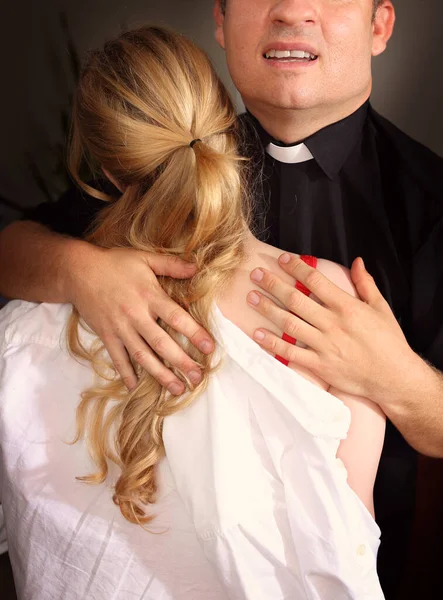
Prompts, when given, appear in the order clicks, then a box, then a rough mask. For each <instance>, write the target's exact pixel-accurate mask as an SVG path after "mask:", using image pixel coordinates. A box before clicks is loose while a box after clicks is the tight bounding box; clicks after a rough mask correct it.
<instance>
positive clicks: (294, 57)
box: [263, 49, 318, 62]
mask: <svg viewBox="0 0 443 600" xmlns="http://www.w3.org/2000/svg"><path fill="white" fill-rule="evenodd" d="M263 56H264V58H266V59H267V60H274V61H279V62H312V61H313V60H317V58H318V56H317V55H315V54H311V53H310V52H305V51H304V50H272V49H271V50H268V51H267V52H266V53H265V54H264V55H263Z"/></svg>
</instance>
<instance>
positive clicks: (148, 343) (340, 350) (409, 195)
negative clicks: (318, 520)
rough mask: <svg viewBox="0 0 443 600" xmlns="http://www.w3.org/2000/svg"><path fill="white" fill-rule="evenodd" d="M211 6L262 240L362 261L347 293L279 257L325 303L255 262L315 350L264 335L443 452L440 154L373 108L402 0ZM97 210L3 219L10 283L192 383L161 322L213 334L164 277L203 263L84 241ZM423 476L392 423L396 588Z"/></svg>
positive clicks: (418, 444)
mask: <svg viewBox="0 0 443 600" xmlns="http://www.w3.org/2000/svg"><path fill="white" fill-rule="evenodd" d="M214 15H215V20H216V27H217V29H216V36H217V40H218V41H219V43H220V44H221V45H222V47H224V48H225V49H226V55H227V61H228V66H229V69H230V72H231V75H232V77H233V80H234V82H235V84H236V85H237V87H238V89H239V91H240V93H241V95H242V97H243V100H244V102H245V105H246V107H247V108H248V110H249V114H248V115H246V117H243V118H242V122H243V123H244V126H245V129H246V130H247V131H248V132H249V148H248V149H249V150H251V151H252V152H253V153H254V155H255V156H257V160H259V161H261V162H263V168H264V171H265V177H264V189H263V198H264V199H265V200H264V202H263V206H262V208H263V209H266V210H264V211H261V212H265V213H266V218H265V235H267V238H268V240H269V241H270V242H271V243H274V244H276V245H278V246H280V247H282V248H285V249H286V250H288V251H290V252H297V253H303V254H313V255H317V256H321V257H324V258H329V259H331V260H335V261H337V262H339V263H342V264H345V265H346V266H349V267H350V266H351V265H352V278H353V280H354V283H355V285H356V287H357V290H358V292H359V294H360V296H361V298H362V301H359V300H357V299H351V298H349V297H347V296H346V295H345V294H343V293H340V291H339V290H338V289H336V288H335V287H334V286H332V284H330V282H328V281H327V280H325V279H324V278H322V277H320V276H319V274H318V273H316V272H315V271H313V270H311V269H310V268H309V267H307V266H306V265H303V264H300V262H299V261H297V260H295V259H294V258H292V259H291V257H289V262H288V263H284V262H282V263H281V265H282V267H283V268H284V269H287V270H288V271H290V272H292V273H293V274H294V275H295V276H296V278H297V279H299V280H300V281H301V282H302V283H305V284H307V286H308V287H309V288H310V289H311V291H312V292H313V293H314V294H315V295H317V296H318V297H319V298H320V300H322V301H323V303H324V306H323V307H321V309H322V310H321V311H319V309H314V308H313V306H314V303H313V302H312V301H309V300H308V299H305V300H303V299H302V298H301V296H300V295H296V293H295V292H294V291H293V290H292V289H288V287H287V286H285V285H283V284H282V283H281V282H279V281H278V280H277V279H275V278H271V277H270V276H269V274H268V273H266V272H254V273H253V277H254V278H255V279H254V280H255V281H257V282H258V284H259V285H260V286H261V287H263V288H264V289H267V290H268V291H271V292H272V293H273V294H274V296H276V297H277V298H278V299H279V300H280V301H281V302H283V304H284V305H286V306H287V307H288V308H289V309H290V310H291V311H292V313H295V315H293V316H291V315H289V317H288V312H287V311H282V310H280V309H277V308H276V307H275V305H273V304H272V303H270V302H269V301H267V300H265V299H264V298H263V297H260V296H259V295H255V296H252V297H250V298H249V299H248V301H249V302H250V305H251V306H253V307H254V308H255V309H257V310H260V311H266V312H267V314H268V315H269V316H270V317H271V319H272V320H275V322H276V323H279V324H280V325H282V329H283V330H285V331H287V332H288V333H290V334H291V335H292V336H293V337H297V338H298V339H299V340H300V341H302V342H305V343H306V344H307V345H308V347H309V348H308V349H302V348H299V347H294V346H292V345H290V344H288V343H286V342H283V341H282V340H276V339H275V338H273V337H272V336H271V335H270V334H269V333H268V332H263V331H261V332H257V336H258V337H257V338H256V339H257V341H259V342H260V343H261V344H262V345H263V347H265V348H267V349H269V350H271V351H274V352H275V353H278V354H279V355H281V356H283V357H284V358H285V357H286V358H288V359H290V360H294V361H295V362H298V363H299V364H301V365H305V366H309V368H311V369H312V370H313V371H314V372H317V373H318V374H319V375H320V376H321V377H322V378H323V379H326V380H327V381H328V383H330V384H331V385H334V386H336V387H338V388H341V389H343V390H344V391H347V392H350V393H356V394H360V395H363V396H367V397H369V398H370V399H372V400H374V401H375V402H377V403H378V404H379V405H380V406H381V407H382V409H383V410H384V411H385V412H386V414H387V415H388V417H389V418H390V419H391V421H392V422H393V423H394V425H395V426H396V427H397V428H398V429H399V430H400V431H401V433H402V434H403V436H404V437H406V439H407V440H408V442H409V443H410V444H411V445H412V446H413V447H414V448H415V449H416V450H419V451H421V452H423V453H425V454H429V455H432V456H443V435H442V434H443V410H442V407H441V398H442V396H443V382H442V375H441V373H439V372H438V371H437V370H436V369H434V368H432V367H431V366H430V365H429V364H427V363H426V362H425V361H423V360H422V359H421V358H420V356H419V355H418V354H417V353H420V354H422V355H424V356H425V357H426V358H427V359H428V360H429V361H430V362H432V363H433V364H434V365H435V366H436V367H438V368H443V329H442V323H441V316H440V314H439V307H440V306H441V303H442V302H443V297H442V294H443V292H442V289H441V288H442V287H443V286H442V285H441V282H442V281H443V273H442V266H441V263H442V262H443V261H441V260H437V257H438V256H441V255H442V252H443V233H442V232H443V202H442V201H441V199H442V198H443V180H442V176H441V175H440V173H441V171H442V161H441V160H440V159H438V158H437V157H436V156H435V155H433V154H432V153H431V152H429V151H427V150H426V149H425V148H423V147H422V146H420V145H419V144H416V143H415V142H412V140H410V139H409V138H407V136H404V135H403V134H402V133H401V132H399V131H398V130H396V128H395V127H394V126H392V125H391V124H390V123H388V122H387V121H385V120H384V119H382V118H381V117H379V116H378V115H376V113H374V111H373V110H372V108H371V107H370V105H369V104H368V103H367V100H368V98H369V95H370V92H371V82H372V80H371V57H372V56H374V55H377V54H380V53H382V52H383V50H384V49H385V47H386V44H387V42H388V40H389V38H390V36H391V34H392V30H393V26H394V20H395V13H394V8H393V5H392V3H391V2H390V0H379V1H377V0H376V1H375V2H373V0H334V1H332V0H280V1H277V0H259V1H257V0H254V1H253V0H227V1H226V2H222V1H220V0H216V1H215V9H214ZM256 133H258V137H259V139H260V142H261V143H260V142H259V141H258V140H257V139H255V137H254V136H256ZM263 149H264V150H265V151H263ZM268 198H269V202H267V199H268ZM99 209H100V202H97V201H94V200H93V199H89V198H83V199H80V200H78V201H77V202H76V203H72V202H71V200H70V198H69V197H66V198H65V199H64V200H62V201H61V202H60V203H59V204H58V205H55V206H42V207H40V208H38V209H37V210H36V211H35V212H34V213H29V214H28V219H31V220H33V221H34V222H32V221H31V220H28V221H23V222H21V223H15V224H12V225H11V226H10V227H8V228H7V229H6V230H4V231H3V232H2V234H1V235H0V256H1V264H0V272H1V281H2V284H1V285H2V288H1V289H0V292H2V293H3V294H4V295H6V296H9V297H21V298H25V299H28V300H33V301H46V302H72V303H73V304H75V305H76V306H77V308H78V309H79V311H80V313H81V315H82V316H83V318H84V319H85V321H86V322H87V323H88V324H89V325H90V326H91V327H92V328H93V329H94V330H95V331H96V332H97V333H98V334H99V335H100V336H101V338H102V340H103V341H104V343H105V345H106V347H107V349H108V352H109V354H110V356H111V358H112V359H113V361H114V363H115V366H116V368H117V370H118V371H119V373H120V374H121V376H122V378H123V379H124V381H125V382H126V384H127V386H128V387H129V388H131V387H132V386H133V385H134V381H135V375H134V372H133V370H132V367H131V363H130V360H129V356H130V357H131V358H133V359H134V360H135V361H137V362H139V363H140V364H142V366H143V367H144V368H146V369H147V370H148V371H150V372H151V373H152V374H153V375H154V376H155V377H156V378H157V379H158V380H159V381H160V382H161V383H162V384H163V385H165V386H166V387H168V389H170V390H171V392H172V393H177V394H179V393H181V391H182V390H183V386H182V383H181V382H180V381H179V380H178V379H176V378H175V376H174V375H173V373H172V372H171V371H169V370H168V369H166V367H165V366H164V364H163V362H162V361H160V360H159V358H158V357H159V356H161V357H163V358H165V359H167V361H169V362H170V363H171V364H172V365H175V366H179V367H180V369H181V370H183V371H185V372H188V374H189V377H190V378H191V379H192V380H194V381H198V379H199V377H200V374H199V370H198V366H197V365H196V364H195V363H193V361H192V360H191V359H190V358H189V357H186V356H185V355H184V354H183V352H182V351H181V350H180V349H179V348H178V346H177V345H176V344H175V343H174V342H173V341H172V340H171V339H170V338H168V337H167V336H166V334H164V332H163V331H162V330H161V329H160V328H159V327H158V326H157V324H156V319H157V318H158V317H161V318H162V319H163V320H164V321H166V322H167V323H169V324H171V325H173V327H174V328H175V329H176V330H178V331H180V332H181V333H183V334H184V335H186V336H187V337H188V338H190V339H191V340H192V341H193V343H194V344H195V345H197V346H199V347H200V348H202V349H203V350H204V351H207V352H210V351H211V349H212V347H213V342H212V340H211V339H210V337H209V336H208V334H207V333H206V332H204V331H203V330H202V328H201V327H199V326H198V325H197V324H195V323H194V322H193V320H192V319H191V318H190V316H189V315H187V314H186V313H185V312H184V311H183V310H182V309H180V308H179V307H177V306H176V305H175V304H174V303H173V302H172V301H171V300H170V299H169V298H167V297H165V295H164V293H163V292H162V291H161V290H160V288H159V286H158V284H157V282H156V278H155V275H162V274H166V275H172V276H176V277H188V276H191V275H192V274H193V272H194V270H193V267H192V266H190V265H184V264H183V263H179V262H176V261H174V262H172V261H171V260H170V259H165V258H163V257H159V256H154V255H150V254H144V253H141V252H136V251H133V250H122V249H119V250H103V249H99V248H94V247H93V246H91V245H90V244H88V243H86V242H84V241H82V240H80V239H76V237H77V238H78V237H81V235H82V233H83V232H84V230H85V229H86V227H87V225H88V224H89V223H90V221H91V219H92V218H93V216H94V215H95V214H96V212H97V211H98V210H99ZM36 221H39V223H37V222H36ZM47 227H50V228H52V231H51V230H50V229H48V228H47ZM56 232H58V233H56ZM60 234H68V235H60ZM68 236H74V237H68ZM358 256H364V258H365V261H366V264H367V266H368V270H369V271H370V272H371V273H372V274H373V275H374V277H375V280H376V282H377V284H378V286H379V288H380V290H381V292H382V294H383V296H384V298H386V300H387V302H386V301H385V300H384V299H383V297H382V296H381V294H380V292H379V291H378V289H377V287H376V286H375V284H374V282H373V281H372V279H371V277H370V276H369V275H368V273H367V272H366V270H365V269H364V267H363V264H362V262H361V260H357V261H355V262H354V264H353V261H354V259H356V257H358ZM389 305H390V307H391V308H392V310H393V312H394V314H395V317H396V318H397V320H398V322H399V323H400V324H401V327H402V330H403V332H402V330H401V329H400V328H399V326H398V322H397V320H396V318H394V316H393V313H392V311H391V310H390V308H389ZM316 306H317V305H316ZM297 315H299V316H300V317H301V318H299V317H297ZM404 334H405V335H406V338H407V341H406V338H405V335H404ZM277 351H278V352H277ZM128 355H129V356H128ZM414 470H415V464H414V453H413V451H412V450H411V449H410V448H409V446H408V445H407V444H406V443H405V442H404V440H403V438H402V437H401V436H400V435H399V433H398V431H397V430H396V429H395V428H394V427H393V426H391V427H390V429H389V430H388V433H387V437H386V444H385V450H384V456H383V460H382V462H381V465H380V472H379V479H378V485H377V489H376V512H377V519H378V522H379V523H380V525H381V528H382V532H383V538H382V547H381V550H380V576H381V579H382V582H383V584H384V589H385V593H386V596H387V597H392V596H391V594H392V590H393V589H394V587H395V583H396V579H397V578H398V575H399V569H401V567H402V566H403V565H404V562H405V552H406V549H407V544H408V539H409V528H410V522H411V520H412V513H413V508H414V485H413V481H414Z"/></svg>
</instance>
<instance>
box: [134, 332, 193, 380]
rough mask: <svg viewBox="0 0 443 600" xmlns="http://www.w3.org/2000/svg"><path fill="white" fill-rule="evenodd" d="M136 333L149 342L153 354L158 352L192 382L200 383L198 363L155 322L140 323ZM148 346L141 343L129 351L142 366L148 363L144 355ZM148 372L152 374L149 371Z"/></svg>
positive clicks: (148, 358)
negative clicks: (145, 324) (144, 324)
mask: <svg viewBox="0 0 443 600" xmlns="http://www.w3.org/2000/svg"><path fill="white" fill-rule="evenodd" d="M138 333H139V334H140V336H141V338H143V339H144V340H145V341H146V342H147V344H149V347H150V348H151V349H152V350H153V351H154V352H155V354H158V356H161V357H162V358H163V359H164V360H166V361H167V362H168V363H170V364H171V365H172V366H173V367H174V368H175V369H178V370H179V371H180V372H181V373H184V374H185V375H186V377H188V378H189V379H190V380H191V381H192V383H193V384H195V385H196V384H198V383H200V381H201V377H202V376H201V370H200V367H199V366H198V364H197V363H195V362H194V361H193V360H192V358H190V357H189V356H188V355H187V354H186V352H185V351H184V350H182V348H180V346H179V345H178V344H177V343H176V342H175V341H174V340H173V339H172V338H171V337H170V336H169V335H168V334H167V333H166V331H164V329H162V328H161V327H160V326H159V325H157V323H150V324H149V327H147V326H146V327H144V326H142V325H141V326H140V327H139V328H138ZM149 347H148V345H146V344H143V345H139V346H138V348H137V349H136V351H135V352H134V351H131V357H132V358H133V359H134V360H135V361H136V362H137V363H139V364H140V365H141V366H142V367H145V364H150V356H149V355H148V356H145V354H146V351H147V350H149ZM145 368H146V367H145ZM165 368H166V367H165ZM148 370H149V369H148ZM149 372H150V373H151V374H153V373H152V372H151V371H149Z"/></svg>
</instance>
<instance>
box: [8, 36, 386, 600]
mask: <svg viewBox="0 0 443 600" xmlns="http://www.w3.org/2000/svg"><path fill="white" fill-rule="evenodd" d="M236 123H237V120H236V116H235V111H234V108H233V106H232V103H231V101H230V99H229V97H228V95H227V92H226V90H225V89H224V87H223V86H222V84H221V82H220V81H219V79H218V78H217V76H216V74H215V72H214V70H213V69H212V67H211V65H210V63H209V61H208V59H207V58H206V56H205V55H204V54H203V52H202V51H200V50H199V49H197V48H196V47H195V46H194V45H193V44H191V42H189V41H188V40H186V39H185V38H183V37H182V36H180V35H178V34H175V33H172V32H170V31H167V30H164V29H160V28H155V27H146V28H142V29H139V30H137V31H133V32H129V33H126V34H123V35H122V36H120V37H119V38H118V39H116V40H114V41H112V42H109V43H107V44H106V45H105V47H104V49H103V50H101V51H98V52H95V53H93V54H92V55H91V56H90V58H89V60H88V63H87V65H86V68H85V70H84V72H83V74H82V76H81V79H80V83H79V87H78V91H77V95H76V98H75V102H74V116H73V138H72V145H71V153H70V169H71V173H72V175H73V177H74V178H75V179H76V181H77V182H78V183H79V185H81V186H82V187H83V188H84V189H85V190H87V191H88V192H89V193H92V194H94V195H95V196H97V197H100V198H103V199H107V200H109V205H108V207H107V208H106V209H105V210H104V211H103V212H102V214H101V215H100V217H99V219H98V220H97V222H96V223H95V225H94V227H93V229H92V230H91V232H90V234H89V240H90V241H93V242H94V243H96V244H97V245H98V246H100V247H102V248H103V249H104V250H103V251H106V249H109V248H114V249H115V248H118V250H117V251H120V252H125V251H126V250H125V249H127V248H136V249H140V250H150V251H155V252H163V253H167V254H172V255H176V256H180V257H182V258H185V259H188V260H192V261H195V262H196V263H197V266H198V274H197V275H196V276H195V277H194V278H193V279H192V280H191V281H176V280H173V279H167V278H165V279H164V281H163V286H164V288H165V290H166V291H167V293H168V294H169V295H170V296H171V297H172V298H174V299H175V300H176V301H177V302H179V303H180V304H181V305H182V306H184V307H185V308H186V309H187V310H189V311H190V313H191V314H192V316H193V317H194V318H195V319H196V320H197V321H198V322H199V323H201V324H202V325H203V326H204V327H205V328H207V329H209V330H211V331H212V333H213V335H214V337H215V340H216V342H217V348H216V351H215V353H214V355H213V356H211V357H207V356H205V355H203V354H199V353H198V351H197V350H196V349H195V348H194V347H192V346H191V344H189V342H188V341H187V340H186V339H178V341H179V343H180V344H181V345H182V347H184V348H186V351H187V352H188V353H191V352H192V353H193V357H194V359H195V360H197V361H198V362H199V363H200V364H201V366H202V370H203V380H202V382H201V383H200V384H199V385H197V387H195V388H194V387H193V386H192V383H191V382H189V381H187V380H186V377H185V375H184V374H181V373H179V375H180V376H181V377H182V378H183V379H184V381H185V382H186V384H187V386H188V392H187V394H185V395H184V396H183V397H181V398H179V399H177V398H176V397H172V396H170V395H169V394H168V392H167V391H166V390H164V389H162V388H161V387H160V385H159V384H158V383H157V382H156V381H154V380H153V379H152V377H151V376H150V375H149V374H148V373H146V372H141V371H139V373H138V375H139V380H138V385H137V387H136V389H135V390H133V391H131V392H128V390H126V389H125V387H124V386H123V384H122V382H121V381H120V380H119V378H118V377H117V376H116V373H115V371H114V370H113V368H112V364H111V362H110V359H109V357H108V356H106V354H105V352H104V350H103V346H102V344H101V342H100V341H99V340H98V339H97V338H96V336H94V334H93V332H91V331H88V330H87V329H86V328H85V327H83V326H82V324H81V323H80V322H79V317H78V315H77V313H76V312H75V309H74V310H73V311H72V308H71V307H70V306H66V305H44V304H43V305H40V306H36V305H32V304H29V303H11V304H10V305H9V306H8V307H6V309H5V310H4V311H3V314H2V319H1V328H2V333H4V336H3V337H4V345H3V348H2V364H1V368H2V371H1V372H2V385H1V397H0V416H1V421H0V422H1V443H2V471H3V472H2V479H3V481H2V497H1V500H2V501H3V503H4V505H5V516H6V524H7V530H8V537H9V543H10V553H11V560H12V563H13V566H14V571H15V577H16V581H17V584H18V588H19V596H20V597H21V598H26V599H27V598H89V597H90V598H103V599H104V598H106V599H108V598H152V599H154V598H155V599H159V598H173V599H177V598H190V599H200V598H201V599H203V598H204V599H205V600H207V599H212V598H217V599H218V598H248V599H249V598H251V599H252V598H253V599H254V600H259V599H262V598H263V599H264V598H267V599H272V600H275V599H278V598H291V599H292V598H294V599H295V598H297V599H298V598H300V599H301V598H321V599H322V600H326V599H329V598H330V599H334V600H337V599H341V598H371V600H373V599H378V598H383V594H382V591H381V589H380V585H379V582H378V578H377V574H376V553H377V548H378V543H379V529H378V527H377V526H376V524H375V521H374V519H373V515H372V514H371V513H373V504H372V490H373V485H374V480H375V474H376V470H377V465H378V460H379V456H380V453H381V448H382V444H383V437H384V425H385V422H384V416H383V415H382V414H381V413H380V411H379V410H378V409H377V407H375V406H374V405H372V403H370V402H368V401H366V400H365V399H363V398H355V397H350V396H347V395H343V394H341V393H340V392H339V391H338V390H335V389H330V388H328V386H327V385H326V384H325V383H324V382H323V381H321V380H319V379H318V378H316V377H314V376H313V375H312V374H310V373H309V372H300V371H299V372H297V371H296V370H295V369H294V368H292V365H284V364H282V363H281V362H280V361H278V360H276V358H275V357H272V356H270V355H268V354H266V353H265V352H263V351H262V350H261V349H260V348H259V347H258V346H257V345H256V344H255V343H254V342H252V340H251V339H250V337H249V336H250V335H251V334H252V332H253V331H254V330H255V329H256V328H257V327H267V328H268V329H269V328H271V329H273V330H274V331H276V329H275V327H273V326H272V325H271V324H270V322H268V321H267V320H266V319H265V318H264V317H262V316H260V315H258V314H257V313H255V312H254V311H252V310H251V309H250V308H248V307H247V306H246V304H245V303H244V301H243V300H242V299H243V298H245V296H246V295H247V293H249V292H250V291H251V290H252V289H253V288H252V284H251V282H250V279H249V272H250V271H251V269H252V268H254V267H266V268H267V269H269V270H271V271H274V272H276V273H279V274H280V275H282V273H281V271H280V269H279V267H278V263H277V260H276V259H277V257H278V256H279V255H280V253H281V251H280V250H278V249H277V248H273V247H270V246H268V245H266V244H264V243H262V242H260V241H258V240H257V239H256V238H254V237H253V235H252V234H251V232H250V230H249V212H250V210H251V209H250V208H248V204H249V205H251V204H252V202H251V201H249V202H248V195H247V193H246V186H245V185H244V180H245V171H246V168H247V167H246V165H247V161H244V160H242V159H241V158H240V157H239V155H238V152H237V138H238V136H239V134H240V132H239V131H237V126H236ZM84 160H86V161H87V162H89V163H90V164H91V165H92V166H95V167H97V168H100V169H102V170H103V171H104V173H105V174H106V175H107V177H108V178H109V179H110V180H111V181H112V182H113V183H114V184H115V185H116V186H117V187H118V188H119V189H120V191H121V192H122V195H121V197H120V198H119V199H118V200H113V199H111V198H108V197H106V196H104V195H103V193H102V192H100V191H98V190H93V189H91V188H90V187H89V186H87V185H86V184H84V183H82V181H81V179H80V175H79V173H80V170H81V167H82V163H83V161H84ZM114 251H115V250H114ZM304 259H305V260H306V261H307V262H309V263H310V264H312V265H313V266H316V267H317V268H318V269H319V270H320V271H322V272H323V273H325V274H326V275H327V276H328V277H329V278H330V279H332V280H333V281H335V282H336V283H337V284H338V285H341V286H342V287H343V289H345V290H346V291H347V292H348V293H350V294H353V293H354V290H353V288H352V285H351V283H350V281H349V277H348V275H347V272H346V271H345V270H344V269H343V268H342V267H340V266H338V265H335V264H333V263H330V262H328V261H322V260H318V261H317V260H316V259H315V258H313V257H305V258H304ZM285 277H286V279H287V280H288V281H289V278H288V276H287V275H286V274H285ZM291 283H293V284H294V285H295V286H297V284H296V282H294V281H292V282H291ZM298 287H299V288H300V286H298ZM299 291H300V292H301V293H308V292H307V290H303V289H302V288H301V289H300V290H299ZM71 313H72V314H71ZM160 327H166V326H165V325H164V324H162V323H159V328H160ZM66 332H67V338H66V337H65V333H66ZM170 333H171V332H170ZM279 333H280V334H281V332H279ZM0 339H1V338H0ZM65 339H67V342H65V341H64V340H65ZM294 343H295V340H294ZM84 390H86V391H84ZM82 392H83V394H82V398H81V401H80V403H79V397H80V394H81V393H82ZM77 406H78V410H77V420H76V423H75V414H74V413H75V410H76V408H77ZM74 438H75V439H74ZM73 439H74V441H75V442H76V443H75V444H71V445H68V444H66V442H67V441H68V440H71V441H72V440H73ZM88 450H89V452H88ZM91 459H92V461H93V462H92V464H91ZM76 476H77V477H78V478H79V479H81V480H83V481H75V480H74V478H75V477H76ZM84 482H88V483H96V484H99V485H97V486H92V485H85V483H84ZM112 495H113V499H114V503H115V504H113V503H112V502H111V496H112ZM117 506H118V507H119V508H117ZM138 525H142V526H143V527H140V526H138ZM154 533H155V534H158V535H153V534H154Z"/></svg>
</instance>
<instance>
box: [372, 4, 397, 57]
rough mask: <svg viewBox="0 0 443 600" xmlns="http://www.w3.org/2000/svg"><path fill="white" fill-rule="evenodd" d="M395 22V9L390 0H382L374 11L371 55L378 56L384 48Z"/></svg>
mask: <svg viewBox="0 0 443 600" xmlns="http://www.w3.org/2000/svg"><path fill="white" fill-rule="evenodd" d="M394 24H395V9H394V6H393V5H392V2H391V0H383V1H382V3H381V4H380V6H379V7H378V8H377V12H376V13H375V17H374V22H373V24H372V56H378V55H379V54H381V53H382V52H384V50H385V49H386V46H387V43H388V42H389V40H390V38H391V36H392V32H393V31H394Z"/></svg>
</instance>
